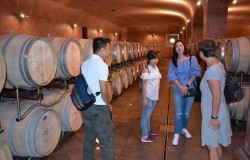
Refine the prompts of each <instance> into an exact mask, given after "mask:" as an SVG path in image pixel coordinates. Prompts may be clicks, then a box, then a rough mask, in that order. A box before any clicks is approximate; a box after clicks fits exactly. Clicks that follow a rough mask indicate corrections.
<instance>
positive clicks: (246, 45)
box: [189, 37, 250, 75]
mask: <svg viewBox="0 0 250 160" xmlns="http://www.w3.org/2000/svg"><path fill="white" fill-rule="evenodd" d="M215 42H216V45H217V46H216V56H217V58H218V59H219V60H220V61H221V62H222V63H223V64H224V65H225V68H226V70H227V71H229V72H234V73H238V72H240V71H243V72H244V73H245V74H248V75H250V63H249V62H250V37H240V38H234V39H217V40H215ZM189 49H190V53H191V54H194V55H196V54H197V50H198V44H197V43H195V44H191V45H190V46H189Z"/></svg>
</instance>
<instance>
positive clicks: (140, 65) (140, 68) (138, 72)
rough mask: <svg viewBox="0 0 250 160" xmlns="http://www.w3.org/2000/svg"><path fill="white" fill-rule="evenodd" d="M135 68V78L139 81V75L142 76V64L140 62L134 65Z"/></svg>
mask: <svg viewBox="0 0 250 160" xmlns="http://www.w3.org/2000/svg"><path fill="white" fill-rule="evenodd" d="M135 68H136V73H137V77H138V78H139V79H140V77H141V74H142V70H143V66H142V62H141V61H138V62H137V63H136V64H135Z"/></svg>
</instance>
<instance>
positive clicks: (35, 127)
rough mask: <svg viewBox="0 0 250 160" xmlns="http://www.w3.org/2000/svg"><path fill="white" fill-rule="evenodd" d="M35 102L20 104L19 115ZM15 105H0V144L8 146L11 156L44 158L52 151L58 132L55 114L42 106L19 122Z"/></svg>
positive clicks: (56, 115) (13, 103) (58, 127)
mask: <svg viewBox="0 0 250 160" xmlns="http://www.w3.org/2000/svg"><path fill="white" fill-rule="evenodd" d="M36 103H37V101H29V100H25V101H21V102H20V106H21V109H22V111H21V113H22V114H23V113H24V112H25V111H26V110H28V108H29V107H31V106H32V105H34V104H36ZM16 105H17V103H16V102H13V101H8V102H1V103H0V119H1V123H2V127H3V128H4V132H3V133H1V136H0V141H1V142H4V143H5V144H7V145H8V146H9V148H10V150H11V152H12V154H13V155H14V156H21V157H44V156H47V155H49V154H50V153H52V152H53V150H54V149H55V147H56V146H57V144H58V142H59V138H60V133H61V122H60V118H59V116H58V114H57V113H56V112H55V111H53V110H51V109H47V108H45V107H41V106H37V107H36V108H34V109H33V110H31V112H30V113H29V114H28V115H27V116H26V117H25V118H24V119H23V120H21V121H20V122H16V118H17V113H16Z"/></svg>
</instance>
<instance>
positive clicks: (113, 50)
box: [111, 42, 121, 65]
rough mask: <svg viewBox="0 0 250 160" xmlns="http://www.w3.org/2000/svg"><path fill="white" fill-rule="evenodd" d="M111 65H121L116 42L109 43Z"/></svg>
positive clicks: (119, 52) (119, 51)
mask: <svg viewBox="0 0 250 160" xmlns="http://www.w3.org/2000/svg"><path fill="white" fill-rule="evenodd" d="M111 54H112V64H114V65H116V64H118V63H121V49H120V45H119V43H118V42H111Z"/></svg>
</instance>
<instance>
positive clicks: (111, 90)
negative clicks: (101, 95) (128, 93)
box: [108, 81, 113, 102]
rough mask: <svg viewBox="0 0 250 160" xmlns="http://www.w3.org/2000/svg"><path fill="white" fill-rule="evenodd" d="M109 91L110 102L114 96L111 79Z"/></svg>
mask: <svg viewBox="0 0 250 160" xmlns="http://www.w3.org/2000/svg"><path fill="white" fill-rule="evenodd" d="M108 92H109V102H111V101H112V97H113V87H112V83H111V81H108Z"/></svg>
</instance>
